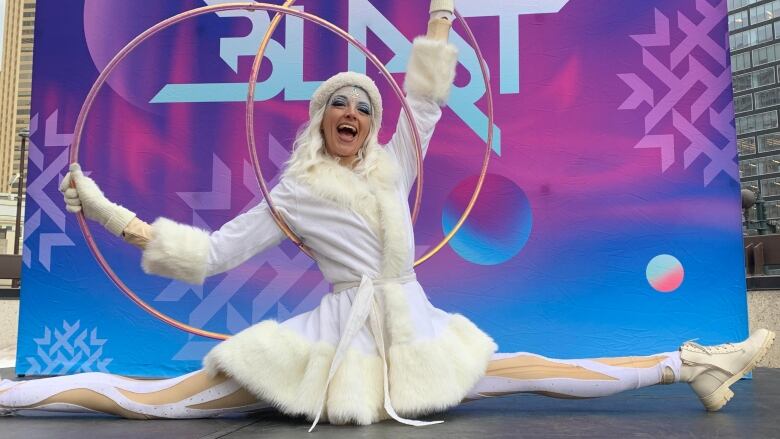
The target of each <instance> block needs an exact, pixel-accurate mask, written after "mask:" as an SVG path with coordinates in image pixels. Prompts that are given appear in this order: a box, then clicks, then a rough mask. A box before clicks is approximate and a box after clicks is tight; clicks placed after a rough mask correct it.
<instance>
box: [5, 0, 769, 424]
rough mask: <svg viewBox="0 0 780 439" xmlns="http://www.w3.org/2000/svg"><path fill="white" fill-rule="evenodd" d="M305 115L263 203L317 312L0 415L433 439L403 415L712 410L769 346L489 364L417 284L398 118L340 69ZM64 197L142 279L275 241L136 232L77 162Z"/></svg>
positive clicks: (437, 100)
mask: <svg viewBox="0 0 780 439" xmlns="http://www.w3.org/2000/svg"><path fill="white" fill-rule="evenodd" d="M431 11H432V12H431V21H430V22H429V29H428V35H427V36H426V37H420V38H418V39H416V40H415V42H414V45H413V49H412V54H411V58H410V62H409V67H408V70H407V74H406V79H405V89H406V92H407V95H408V100H409V104H410V106H411V110H412V113H413V117H414V118H415V121H416V124H417V126H418V128H419V130H420V134H421V138H422V143H423V152H424V151H425V148H426V147H427V145H428V141H429V139H430V138H431V135H432V134H433V129H434V126H435V124H436V122H437V121H438V119H439V117H440V115H441V110H440V108H439V105H443V104H444V103H445V102H446V99H447V95H448V93H449V89H450V87H451V85H452V81H453V79H454V75H455V65H456V62H457V53H456V50H455V48H454V46H452V45H450V44H448V43H447V42H446V40H447V34H448V32H449V29H450V22H451V20H452V1H451V0H445V1H437V0H434V1H433V2H432V5H431ZM309 116H310V120H309V122H308V123H307V124H306V125H305V126H304V127H303V129H302V130H301V131H300V132H299V134H298V136H297V138H296V141H295V148H294V151H293V154H292V157H291V159H290V161H289V162H288V164H287V167H286V169H285V171H284V174H283V178H282V179H281V180H280V182H279V184H278V185H277V186H276V187H275V188H274V189H273V191H272V198H273V200H274V202H275V204H276V205H277V207H278V210H279V211H280V213H281V214H282V215H283V216H284V217H285V219H286V221H287V222H288V224H290V226H291V227H292V229H293V230H295V232H296V233H297V234H298V235H299V236H301V237H302V238H303V239H304V241H305V243H306V245H307V246H308V247H309V248H311V249H312V250H313V252H314V254H315V256H316V260H317V263H318V264H319V268H320V270H321V271H322V273H323V275H324V276H325V278H326V279H328V280H329V281H330V282H331V283H332V284H333V286H334V287H333V292H332V293H330V294H327V295H326V296H325V297H324V298H323V299H322V302H321V303H320V305H319V307H318V308H316V309H315V310H313V311H311V312H308V313H304V314H301V315H299V316H296V317H294V318H292V319H290V320H287V321H285V322H281V323H277V322H273V321H265V322H261V323H258V324H256V325H254V326H252V327H250V328H248V329H246V330H244V331H242V332H241V333H239V334H237V335H235V336H233V337H232V338H230V339H228V340H226V341H224V342H223V343H221V344H219V345H218V346H217V347H215V348H214V349H213V350H212V351H211V352H210V353H209V354H208V355H207V356H206V358H205V360H204V369H203V370H201V371H197V372H193V373H191V374H189V375H185V376H182V377H178V378H173V379H168V380H158V381H137V380H131V379H127V378H123V377H118V376H113V375H108V374H100V373H89V374H81V375H74V376H66V377H56V378H48V379H41V380H34V381H27V382H22V383H15V382H11V381H3V382H2V383H1V384H0V410H5V411H6V412H8V413H10V412H15V411H18V410H22V409H46V410H68V411H83V410H85V409H86V410H88V411H98V412H104V413H110V414H115V415H120V416H124V417H128V418H194V417H208V416H216V415H219V414H223V413H235V412H240V411H249V410H255V409H257V408H260V407H267V406H273V407H276V408H278V409H279V410H281V411H282V412H284V413H287V414H290V415H304V416H306V417H307V418H309V419H312V420H313V421H314V425H316V423H317V421H318V420H320V419H327V420H328V421H329V422H331V423H355V424H361V425H365V424H371V423H374V422H377V421H380V420H382V419H386V418H388V417H391V418H394V419H396V420H397V421H399V422H403V423H407V424H411V425H427V424H430V422H421V421H415V420H411V419H406V418H405V416H406V417H411V418H414V417H418V416H420V415H424V414H427V413H431V412H437V411H441V410H444V409H447V408H448V407H452V406H454V405H456V404H458V403H460V402H461V401H464V400H474V399H480V398H484V397H489V396H496V395H505V394H510V393H518V392H534V393H540V394H544V395H548V396H557V397H595V396H604V395H609V394H613V393H616V392H619V391H622V390H627V389H635V388H639V387H643V386H648V385H654V384H670V383H675V382H688V383H690V384H691V386H692V387H693V389H694V391H695V392H696V393H697V395H698V396H699V397H700V399H701V400H702V402H703V403H704V405H705V407H706V408H707V409H708V410H719V409H720V408H721V407H722V406H723V405H724V404H725V403H726V402H727V401H728V400H729V399H730V398H731V396H732V393H731V390H729V386H730V385H731V384H732V383H733V382H735V381H736V380H738V379H739V378H740V377H741V376H743V375H744V374H745V373H747V372H748V371H749V370H750V369H752V368H753V367H754V366H755V364H756V363H757V362H758V361H759V360H760V358H761V357H762V356H763V355H764V354H765V353H766V351H767V350H768V348H769V346H770V345H771V343H772V341H773V339H774V334H773V333H772V332H771V331H767V330H759V331H757V332H756V333H754V334H753V336H751V337H750V338H749V339H748V340H746V341H745V342H743V343H740V344H735V345H731V344H727V345H720V346H715V347H704V346H700V345H697V344H695V343H690V342H689V343H686V344H684V345H683V346H682V347H681V348H680V350H679V351H677V352H670V353H663V354H658V355H654V356H648V357H628V358H603V359H589V360H553V359H548V358H544V357H541V356H538V355H534V354H528V353H516V354H494V352H495V350H496V346H495V344H494V343H493V341H492V340H491V339H490V338H489V337H488V336H487V335H486V334H484V333H483V332H482V331H481V330H479V328H477V327H476V326H475V325H474V324H473V323H471V322H470V321H469V320H468V319H466V318H465V317H463V316H460V315H455V314H450V313H447V312H444V311H442V310H439V309H437V308H435V307H434V306H433V305H431V303H430V302H429V301H428V300H427V298H426V296H425V293H424V291H423V289H422V287H421V286H420V284H419V283H418V282H417V280H416V279H415V275H414V271H413V268H412V267H413V266H412V264H413V256H414V255H413V249H414V241H413V234H412V224H411V219H410V214H409V205H408V201H407V200H408V194H409V191H410V189H411V186H412V184H413V182H414V180H415V177H416V175H417V168H416V166H417V163H416V157H415V151H414V149H413V146H412V145H413V142H412V131H411V128H410V126H409V125H408V122H407V121H406V120H405V118H404V117H400V118H399V124H398V127H397V130H396V133H395V135H394V136H393V138H392V140H391V141H390V143H389V144H388V145H386V146H385V147H381V146H380V145H379V144H378V140H377V133H378V131H379V127H380V125H381V120H382V98H381V96H380V94H379V91H378V90H377V88H376V86H375V85H374V83H373V82H372V81H371V79H369V78H368V77H366V76H364V75H361V74H357V73H351V72H347V73H341V74H338V75H336V76H334V77H332V78H330V79H329V80H327V81H325V82H324V83H323V84H322V85H321V86H320V87H319V88H318V89H317V91H316V92H315V93H314V95H313V96H312V99H311V103H310V106H309ZM71 181H72V182H74V183H75V188H71V187H70V183H71ZM61 190H62V191H63V192H64V195H65V202H66V203H67V208H68V210H69V211H71V212H78V211H83V212H84V214H85V215H86V216H87V217H88V218H90V219H92V220H95V221H98V222H100V223H101V224H102V225H103V226H105V227H106V228H107V229H108V230H109V231H111V232H112V233H114V234H115V235H117V236H122V237H123V238H124V239H125V240H127V241H128V242H130V243H132V244H134V245H136V246H138V247H140V248H141V249H142V250H143V255H142V266H143V268H144V270H145V271H146V272H147V273H150V274H158V275H162V276H166V277H171V278H175V279H181V280H184V281H187V282H190V283H202V282H203V280H204V278H205V277H207V276H210V275H213V274H216V273H220V272H223V271H226V270H229V269H231V268H233V267H235V266H237V265H238V264H240V263H242V262H243V261H245V260H247V259H248V258H250V257H251V256H253V255H254V254H256V253H258V252H260V251H262V250H264V249H266V248H268V247H270V246H273V245H276V244H277V243H279V242H280V241H281V240H282V239H283V238H284V235H283V234H282V233H281V232H280V231H279V229H278V227H277V226H276V224H275V223H274V221H273V220H272V217H271V215H270V212H269V209H268V206H267V204H266V203H265V202H263V203H261V204H259V205H258V206H256V207H254V208H253V209H251V210H250V211H248V212H246V213H244V214H242V215H240V216H238V217H236V218H235V219H233V220H231V221H230V222H228V223H227V224H225V225H224V226H223V227H222V228H220V230H218V231H216V232H214V233H211V234H209V233H207V232H205V231H203V230H199V229H196V228H193V227H190V226H187V225H182V224H177V223H175V222H173V221H170V220H168V219H165V218H160V219H158V220H157V221H155V222H154V223H152V224H151V225H149V224H146V223H144V222H143V221H141V220H140V219H138V218H136V216H135V214H134V213H133V212H131V211H129V210H127V209H125V208H123V207H121V206H118V205H116V204H114V203H111V202H110V201H109V200H107V199H106V198H105V197H104V196H103V194H102V192H101V191H100V189H98V187H97V185H96V184H95V183H94V181H92V180H91V179H89V178H88V177H86V176H84V175H83V174H82V172H81V170H80V168H79V167H78V165H77V164H74V165H72V166H71V168H70V172H69V173H68V175H67V176H66V178H65V180H64V181H63V185H62V187H61ZM314 425H313V426H314ZM313 426H312V427H313Z"/></svg>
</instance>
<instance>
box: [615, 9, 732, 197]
mask: <svg viewBox="0 0 780 439" xmlns="http://www.w3.org/2000/svg"><path fill="white" fill-rule="evenodd" d="M725 3H726V1H725V0H722V1H720V2H719V3H718V4H717V5H714V6H713V5H711V4H710V3H709V2H708V1H707V0H695V5H694V2H686V3H681V4H680V5H679V6H678V8H679V10H678V11H677V17H676V26H677V28H676V29H674V31H675V32H672V30H673V29H672V27H671V26H672V20H671V19H670V18H669V16H667V15H666V14H664V13H663V12H661V11H659V10H657V9H656V10H655V31H654V33H652V34H645V35H632V36H631V38H632V39H633V40H634V41H635V42H636V43H638V44H639V46H640V47H641V48H642V62H643V66H644V67H645V70H643V71H642V72H634V73H622V74H619V75H618V77H619V78H620V79H621V80H622V81H623V82H625V83H626V84H627V85H628V86H629V87H631V90H632V93H631V95H630V96H629V97H628V98H627V99H626V100H625V101H624V102H623V103H622V104H621V105H620V107H619V109H620V110H637V109H638V108H639V107H640V105H642V104H643V103H646V104H648V105H649V106H650V111H649V112H648V113H647V114H646V115H645V119H644V122H645V124H644V125H645V126H644V137H643V138H642V139H641V140H639V142H637V144H636V145H635V146H634V147H635V148H657V149H659V150H660V153H661V172H662V173H663V172H665V171H666V170H667V169H669V168H670V167H671V166H672V165H673V164H674V163H675V161H676V160H677V158H678V157H679V153H678V148H684V150H683V152H682V157H683V166H684V168H685V169H688V168H689V167H690V166H691V165H692V164H693V163H694V162H695V161H696V160H697V159H698V158H699V157H701V156H705V157H707V159H709V163H708V164H707V165H706V166H705V168H704V175H703V180H704V186H707V185H709V184H710V183H711V182H712V181H713V180H714V179H715V177H717V176H718V175H719V174H720V173H723V174H725V175H727V176H728V177H730V178H732V179H733V180H735V181H739V170H738V167H737V162H736V157H737V148H736V139H735V133H734V128H733V125H732V122H733V115H734V112H733V102H730V103H729V104H727V105H725V106H724V105H723V104H722V100H721V105H720V108H718V107H717V106H716V103H717V102H718V100H719V98H720V96H721V95H722V94H723V93H724V92H726V91H727V90H729V89H730V87H731V70H730V67H729V65H728V64H729V63H728V59H729V58H728V56H729V54H728V47H727V45H726V42H727V37H726V35H725V32H724V30H725V19H726V14H725V11H726V4H725ZM691 6H695V11H694V8H693V7H691ZM685 9H691V10H690V11H689V13H688V14H686V13H685V12H683V10H685ZM690 16H697V17H701V18H700V19H699V21H698V22H696V21H695V20H693V19H691V18H690ZM678 34H679V35H681V37H676V38H675V41H673V38H672V35H675V36H676V35H678ZM713 36H716V37H717V36H722V37H723V39H722V40H721V41H719V40H715V39H713ZM684 61H687V69H685V67H686V65H685V64H686V63H685V62H684ZM681 71H682V72H683V73H679V72H681ZM643 78H645V79H643ZM651 84H652V85H651ZM702 86H703V89H704V91H703V92H699V94H698V96H697V97H696V99H694V100H693V101H691V99H690V98H689V97H690V96H691V95H692V94H694V93H696V92H697V90H701V89H702ZM724 107H725V108H724ZM662 120H671V125H670V126H669V127H666V126H665V125H661V121H662ZM662 127H663V128H662ZM705 133H706V134H705ZM722 138H725V139H727V140H728V141H727V143H726V144H725V145H723V141H722V140H721V139H722Z"/></svg>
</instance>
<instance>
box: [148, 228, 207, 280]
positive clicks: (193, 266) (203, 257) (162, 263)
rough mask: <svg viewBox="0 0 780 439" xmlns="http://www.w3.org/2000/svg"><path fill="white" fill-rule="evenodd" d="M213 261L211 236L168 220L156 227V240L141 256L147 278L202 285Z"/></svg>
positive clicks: (150, 243) (154, 239) (153, 234)
mask: <svg viewBox="0 0 780 439" xmlns="http://www.w3.org/2000/svg"><path fill="white" fill-rule="evenodd" d="M208 257H209V233H208V232H206V231H204V230H201V229H198V228H196V227H192V226H188V225H184V224H179V223H177V222H174V221H171V220H169V219H167V218H158V219H157V221H155V222H154V223H152V239H151V240H150V241H149V243H148V244H147V245H146V249H145V250H144V252H143V255H142V256H141V267H142V268H143V270H144V272H145V273H147V274H157V275H160V276H163V277H168V278H172V279H178V280H182V281H184V282H187V283H191V284H196V285H199V284H202V283H203V281H204V279H205V278H206V264H207V262H208Z"/></svg>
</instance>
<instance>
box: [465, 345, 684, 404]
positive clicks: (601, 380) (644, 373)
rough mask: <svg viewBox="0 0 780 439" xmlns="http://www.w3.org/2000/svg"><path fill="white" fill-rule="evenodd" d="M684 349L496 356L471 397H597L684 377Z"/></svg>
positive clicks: (670, 381)
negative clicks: (592, 354) (562, 357)
mask: <svg viewBox="0 0 780 439" xmlns="http://www.w3.org/2000/svg"><path fill="white" fill-rule="evenodd" d="M680 368H681V361H680V353H679V352H669V353H664V354H658V355H653V356H648V357H618V358H596V359H578V360H557V359H552V358H545V357H543V356H541V355H535V354H529V353H525V352H519V353H515V354H496V356H495V357H494V358H493V360H492V361H491V362H490V364H489V365H488V370H487V372H486V374H485V377H484V378H483V379H482V380H480V381H479V383H477V385H476V386H475V387H474V388H473V389H472V390H471V392H470V394H469V396H468V399H481V398H485V397H491V396H502V395H509V394H513V393H536V394H540V395H545V396H551V397H556V398H595V397H599V396H607V395H613V394H615V393H619V392H623V391H625V390H630V389H638V388H641V387H646V386H652V385H655V384H671V383H674V382H677V381H679V377H680Z"/></svg>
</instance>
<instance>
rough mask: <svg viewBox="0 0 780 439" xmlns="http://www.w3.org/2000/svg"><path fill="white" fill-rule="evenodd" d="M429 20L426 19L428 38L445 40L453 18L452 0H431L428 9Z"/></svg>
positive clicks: (453, 6) (453, 5)
mask: <svg viewBox="0 0 780 439" xmlns="http://www.w3.org/2000/svg"><path fill="white" fill-rule="evenodd" d="M428 11H429V13H430V17H431V18H430V21H428V34H427V35H426V36H427V37H428V38H430V39H432V40H437V41H447V39H448V38H449V34H450V28H451V27H452V20H453V19H454V18H455V15H454V12H455V2H454V0H431V6H430V9H429V10H428Z"/></svg>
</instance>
